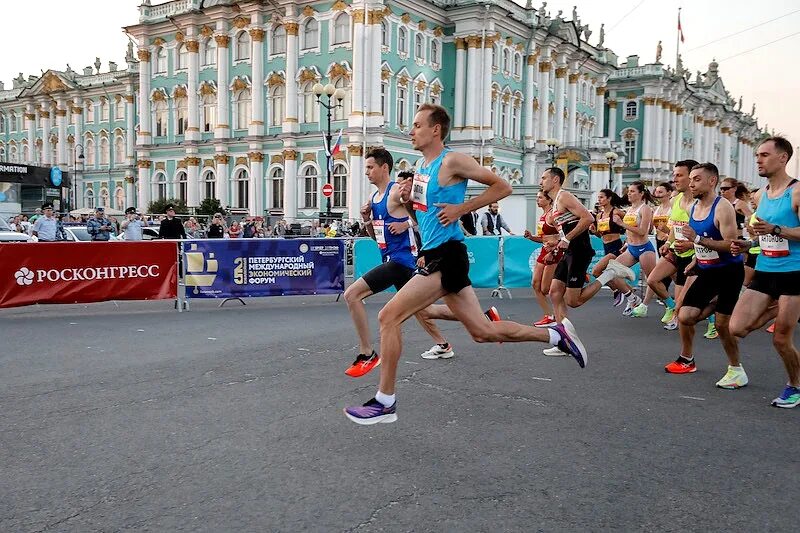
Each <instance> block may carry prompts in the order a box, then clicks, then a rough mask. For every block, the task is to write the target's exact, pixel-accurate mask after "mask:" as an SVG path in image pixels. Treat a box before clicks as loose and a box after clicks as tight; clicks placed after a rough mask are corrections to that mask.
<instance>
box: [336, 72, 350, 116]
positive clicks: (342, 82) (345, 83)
mask: <svg viewBox="0 0 800 533" xmlns="http://www.w3.org/2000/svg"><path fill="white" fill-rule="evenodd" d="M333 86H334V87H336V88H337V89H338V88H340V87H341V88H342V89H344V99H342V107H337V108H336V109H334V110H333V120H347V117H349V116H350V81H349V80H347V79H346V78H344V77H340V78H337V79H336V80H335V81H334V82H333Z"/></svg>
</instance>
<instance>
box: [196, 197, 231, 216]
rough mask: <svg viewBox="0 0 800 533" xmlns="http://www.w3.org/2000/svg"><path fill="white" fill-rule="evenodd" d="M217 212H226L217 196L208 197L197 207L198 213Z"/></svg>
mask: <svg viewBox="0 0 800 533" xmlns="http://www.w3.org/2000/svg"><path fill="white" fill-rule="evenodd" d="M216 213H222V214H223V215H224V214H225V210H224V209H223V208H222V204H221V203H219V199H217V198H206V199H205V200H203V201H202V202H200V207H198V208H197V214H198V215H214V214H216Z"/></svg>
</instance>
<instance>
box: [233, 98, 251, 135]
mask: <svg viewBox="0 0 800 533" xmlns="http://www.w3.org/2000/svg"><path fill="white" fill-rule="evenodd" d="M235 100H236V115H235V116H236V124H235V125H234V127H235V128H236V129H238V130H246V129H247V126H248V125H249V124H250V114H251V109H252V102H253V100H252V97H251V95H250V89H242V90H241V91H239V93H238V94H237V95H236V96H235Z"/></svg>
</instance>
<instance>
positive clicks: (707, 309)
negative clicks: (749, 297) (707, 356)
mask: <svg viewBox="0 0 800 533" xmlns="http://www.w3.org/2000/svg"><path fill="white" fill-rule="evenodd" d="M718 184H719V171H718V170H717V167H716V166H714V165H713V164H712V163H701V164H699V165H695V166H694V168H692V171H691V173H690V174H689V190H690V191H691V192H692V196H693V197H694V199H695V202H694V204H693V205H692V207H691V209H690V210H689V223H688V224H687V225H686V226H684V227H683V237H684V238H685V240H679V241H675V250H676V251H677V252H678V253H684V252H686V251H688V250H689V249H690V248H691V247H694V262H695V267H696V270H697V279H695V280H694V283H692V284H691V285H690V286H689V288H688V289H686V293H685V294H684V296H683V305H681V308H680V310H679V311H678V321H679V323H680V326H679V328H678V329H679V331H680V337H681V353H680V355H679V356H678V358H677V359H676V360H675V361H673V362H671V363H669V364H668V365H666V366H665V367H664V370H665V371H666V372H667V373H670V374H690V373H693V372H696V371H697V367H696V366H695V363H694V355H693V342H694V332H695V328H694V326H695V324H697V323H698V322H700V321H701V320H705V319H706V318H707V317H709V316H710V315H711V313H716V317H717V319H716V320H717V322H716V325H717V331H718V332H719V339H720V341H721V342H722V348H723V349H724V350H725V354H726V355H727V356H728V371H727V372H726V373H725V375H724V376H723V377H722V379H720V380H719V381H717V387H721V388H723V389H738V388H740V387H744V386H745V385H747V374H745V371H744V368H742V366H741V364H739V342H738V340H737V339H736V337H734V336H733V335H732V334H731V330H730V320H731V315H732V314H733V309H734V307H736V302H737V301H738V300H739V292H740V291H741V289H742V283H743V282H744V261H743V258H742V256H741V255H734V254H731V252H730V248H731V242H733V241H735V240H736V238H737V236H738V235H739V228H738V226H737V225H736V211H735V210H734V208H733V205H732V204H731V203H730V202H728V201H726V200H725V199H724V198H722V197H721V196H718V195H717V192H716V189H717V185H718Z"/></svg>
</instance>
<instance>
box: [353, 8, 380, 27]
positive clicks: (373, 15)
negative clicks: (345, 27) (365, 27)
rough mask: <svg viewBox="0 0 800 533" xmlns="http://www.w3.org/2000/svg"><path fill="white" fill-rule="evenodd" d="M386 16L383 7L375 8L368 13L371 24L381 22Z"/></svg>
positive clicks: (368, 20)
mask: <svg viewBox="0 0 800 533" xmlns="http://www.w3.org/2000/svg"><path fill="white" fill-rule="evenodd" d="M385 16H386V15H384V13H383V10H382V9H373V10H372V11H370V12H369V13H368V16H367V22H368V23H369V24H380V23H381V22H383V19H384V17H385ZM353 20H355V12H354V14H353Z"/></svg>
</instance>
